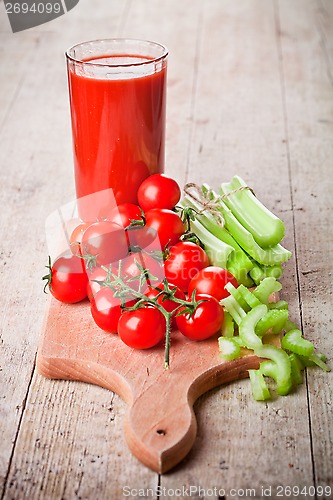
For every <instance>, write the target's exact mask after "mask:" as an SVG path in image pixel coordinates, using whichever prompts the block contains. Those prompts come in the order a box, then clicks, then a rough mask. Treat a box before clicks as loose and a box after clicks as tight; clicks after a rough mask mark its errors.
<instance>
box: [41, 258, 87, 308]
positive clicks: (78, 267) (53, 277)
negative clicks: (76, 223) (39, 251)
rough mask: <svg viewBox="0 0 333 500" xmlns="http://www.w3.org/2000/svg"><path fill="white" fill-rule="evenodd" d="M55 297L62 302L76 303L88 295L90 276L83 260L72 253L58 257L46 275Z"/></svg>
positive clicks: (47, 284) (45, 277)
mask: <svg viewBox="0 0 333 500" xmlns="http://www.w3.org/2000/svg"><path fill="white" fill-rule="evenodd" d="M43 279H46V280H47V283H46V286H48V287H49V290H50V292H51V294H52V295H53V297H55V298H56V299H57V300H60V301H61V302H66V303H68V304H74V303H75V302H80V301H81V300H83V299H85V298H86V297H87V283H88V277H87V274H86V271H85V267H84V262H83V260H82V259H81V258H80V257H78V256H76V255H72V254H70V253H68V254H64V255H61V256H60V257H58V258H57V259H56V260H55V261H54V263H53V265H52V266H51V269H50V274H49V275H46V276H44V278H43Z"/></svg>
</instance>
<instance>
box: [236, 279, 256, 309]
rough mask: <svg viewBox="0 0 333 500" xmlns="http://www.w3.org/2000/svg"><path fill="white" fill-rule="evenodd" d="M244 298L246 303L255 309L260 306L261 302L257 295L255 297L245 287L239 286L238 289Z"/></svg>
mask: <svg viewBox="0 0 333 500" xmlns="http://www.w3.org/2000/svg"><path fill="white" fill-rule="evenodd" d="M237 290H239V292H240V293H241V295H242V297H243V298H244V300H245V302H246V303H247V304H248V305H249V306H250V307H251V309H253V308H254V307H256V306H260V304H261V302H260V300H259V299H257V297H256V296H255V295H253V293H252V292H250V290H248V289H247V288H246V287H245V286H243V285H239V287H238V289H237Z"/></svg>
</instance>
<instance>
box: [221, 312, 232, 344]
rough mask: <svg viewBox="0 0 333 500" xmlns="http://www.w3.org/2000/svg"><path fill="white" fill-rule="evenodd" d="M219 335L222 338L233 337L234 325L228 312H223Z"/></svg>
mask: <svg viewBox="0 0 333 500" xmlns="http://www.w3.org/2000/svg"><path fill="white" fill-rule="evenodd" d="M221 333H222V336H223V337H226V338H231V337H233V336H234V333H235V323H234V320H233V319H232V316H231V314H229V313H228V311H224V321H223V325H222V328H221Z"/></svg>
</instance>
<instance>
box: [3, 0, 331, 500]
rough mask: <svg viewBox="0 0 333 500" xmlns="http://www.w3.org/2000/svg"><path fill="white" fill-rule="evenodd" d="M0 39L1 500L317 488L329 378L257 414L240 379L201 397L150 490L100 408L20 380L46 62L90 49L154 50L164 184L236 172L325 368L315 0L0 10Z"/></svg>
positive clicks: (65, 191)
mask: <svg viewBox="0 0 333 500" xmlns="http://www.w3.org/2000/svg"><path fill="white" fill-rule="evenodd" d="M0 32H1V34H0V37H1V46H0V58H1V79H0V90H1V92H0V96H1V97H0V103H1V106H0V118H1V129H0V144H1V148H0V177H1V179H0V190H1V201H2V211H1V226H0V233H1V260H0V276H1V280H0V288H1V297H2V308H1V354H0V356H1V381H0V383H1V389H0V395H1V406H0V412H1V421H0V422H1V423H0V438H1V448H0V491H2V494H3V497H4V498H6V499H12V498H13V499H14V498H15V500H16V499H19V500H20V499H25V498H32V499H40V498H43V499H44V498H45V499H47V500H49V499H51V500H53V499H54V500H55V499H58V498H64V499H66V500H67V499H68V500H69V499H74V498H85V499H90V498H93V497H97V498H99V499H109V498H115V499H121V498H123V492H124V490H123V488H124V486H128V487H129V488H136V489H138V488H143V489H144V488H150V489H151V491H152V492H156V488H157V487H158V486H161V487H166V488H176V487H177V488H182V487H183V486H189V485H196V486H201V487H203V488H204V487H205V488H213V487H214V486H218V487H221V488H224V489H225V491H226V494H228V492H230V489H231V488H254V489H255V490H256V491H255V493H256V494H255V497H253V496H252V498H263V497H262V493H261V489H260V487H261V485H262V486H270V485H272V487H274V486H276V485H278V484H281V485H291V486H293V485H298V486H309V485H327V484H328V485H331V486H333V485H332V470H333V456H332V441H333V436H332V412H331V404H332V375H326V374H322V373H320V371H318V370H313V371H312V370H309V372H308V374H307V385H303V386H302V387H300V388H299V389H298V390H297V392H296V393H295V394H293V395H291V396H288V397H287V398H279V399H276V400H274V401H272V402H270V403H267V405H266V404H263V405H260V404H258V403H254V402H253V401H252V398H251V396H250V389H249V384H248V381H240V382H233V383H231V384H230V385H227V386H225V387H223V388H219V389H213V390H211V391H210V393H208V394H206V395H204V396H201V397H200V398H199V400H198V401H197V402H196V404H195V405H194V411H195V414H196V416H197V422H198V434H197V439H196V442H195V444H194V446H193V448H192V450H191V452H190V453H189V454H188V455H187V457H186V459H185V460H184V461H183V462H182V464H181V465H180V466H178V467H176V468H175V469H173V471H172V472H170V473H168V474H165V475H163V476H162V477H161V478H159V477H158V475H157V474H155V473H154V472H151V471H150V470H149V469H147V468H145V467H143V466H142V465H141V464H140V463H139V462H138V461H137V460H136V459H135V458H133V457H132V455H131V453H130V452H129V451H128V449H127V446H126V443H125V441H124V438H123V423H122V422H123V419H124V417H125V414H126V405H125V404H124V403H123V402H122V401H121V399H120V398H119V397H118V396H117V395H114V394H113V393H112V392H110V391H109V390H106V389H102V388H99V387H97V386H92V385H89V384H83V383H79V382H75V381H71V382H66V381H50V380H46V379H44V378H43V377H40V376H39V375H37V374H36V373H35V371H34V358H35V353H36V348H37V343H38V336H39V333H40V331H41V327H42V318H43V315H44V312H45V307H46V301H45V300H44V297H43V295H42V294H41V283H40V279H39V277H40V276H41V275H42V274H43V266H44V265H45V261H46V259H45V256H46V253H47V250H46V248H45V244H44V235H43V225H44V220H45V217H46V216H47V215H48V214H49V213H50V212H51V211H52V210H53V209H55V208H56V207H58V206H60V205H61V204H63V203H66V202H67V201H69V200H70V198H71V197H72V195H73V193H74V185H73V180H72V174H71V170H72V153H71V141H70V128H69V110H68V97H67V87H66V74H65V61H64V57H63V53H64V50H65V49H66V48H67V47H68V46H70V45H72V44H73V43H75V42H78V41H81V40H85V39H92V38H99V37H107V36H109V37H111V36H129V37H131V36H132V37H135V36H140V37H144V38H155V39H158V40H160V41H162V42H163V43H165V44H166V45H167V46H168V47H169V49H170V54H171V55H170V66H169V86H168V102H167V115H168V123H167V171H168V172H169V173H170V174H171V175H174V176H176V177H177V178H178V180H179V181H180V182H181V183H183V181H184V180H185V179H186V180H192V181H201V180H205V181H206V182H209V183H211V184H212V185H214V186H215V187H217V186H218V183H219V182H220V181H221V180H222V179H223V180H226V179H228V178H230V177H231V175H233V174H234V173H236V172H237V173H239V174H241V175H242V176H243V177H244V178H245V179H246V180H247V181H248V182H249V183H250V184H251V186H252V187H253V188H254V189H255V191H256V192H257V194H258V196H259V197H260V198H261V199H263V201H265V202H266V203H267V204H268V205H269V206H270V208H272V209H273V210H274V211H275V212H276V213H277V214H278V215H280V216H281V217H282V218H283V219H284V221H285V223H286V227H287V235H286V240H285V244H286V246H287V247H289V248H290V249H291V250H293V252H294V257H293V259H292V260H291V261H289V262H288V264H287V265H286V266H285V273H284V276H283V280H282V281H283V286H284V297H285V298H286V299H288V300H289V302H290V310H291V315H292V317H293V319H294V320H295V321H296V322H300V321H301V319H302V323H303V328H304V333H305V336H307V337H309V338H312V339H313V340H314V341H315V343H316V345H317V346H318V348H319V349H320V350H323V351H324V352H325V353H326V354H327V355H328V359H329V363H330V364H331V363H332V361H331V360H332V341H331V336H332V295H331V290H332V285H331V278H332V276H331V275H330V273H331V262H332V224H331V220H332V217H331V212H332V184H331V183H330V182H328V181H327V179H331V178H332V157H333V151H332V122H333V118H332V77H331V75H332V47H333V40H332V34H333V11H332V2H331V1H330V0H317V1H316V0H294V1H293V2H289V1H288V0H276V1H273V0H272V1H271V0H268V1H265V2H263V1H261V0H244V1H242V2H231V1H227V0H222V1H216V0H207V1H206V2H201V1H200V0H191V1H189V0H185V1H182V2H176V1H175V0H168V2H161V1H153V0H132V1H131V0H128V1H123V0H117V1H116V0H111V1H110V2H105V1H104V0H96V1H94V2H91V1H89V0H80V2H79V4H78V5H77V6H76V7H75V8H74V9H73V10H72V11H71V12H70V13H68V14H66V15H65V16H62V17H60V18H58V19H57V20H55V21H52V22H51V23H48V24H46V25H44V26H40V27H38V28H35V29H32V30H29V31H26V32H22V33H17V34H15V35H13V34H12V33H11V32H10V27H9V23H8V20H7V18H6V16H5V14H4V6H3V2H0ZM41 60H42V61H43V64H44V65H43V66H41V65H40V61H41ZM268 167H269V168H268ZM273 168H274V169H275V170H277V171H278V172H279V174H278V176H276V175H275V174H274V175H273V174H272V169H273ZM323 179H325V181H323ZM313 228H316V231H314V229H313ZM18 242H19V244H18ZM167 496H168V495H167V494H166V495H165V496H164V498H167ZM153 498H157V494H155V495H153ZM160 498H163V496H162V497H161V496H160ZM318 498H320V496H318ZM326 498H333V497H332V495H327V496H326Z"/></svg>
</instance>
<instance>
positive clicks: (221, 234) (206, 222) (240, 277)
mask: <svg viewBox="0 0 333 500" xmlns="http://www.w3.org/2000/svg"><path fill="white" fill-rule="evenodd" d="M178 205H180V206H181V207H183V208H186V207H190V208H192V209H193V210H195V211H196V212H197V213H196V215H195V217H196V219H197V220H198V221H199V222H200V223H201V224H202V225H203V226H204V227H205V228H206V229H207V230H208V231H209V232H210V233H212V234H213V235H214V236H216V238H218V239H219V240H221V241H222V242H224V243H226V244H227V245H230V246H231V247H233V249H234V252H233V254H232V255H231V256H230V258H229V259H228V262H227V269H228V271H230V272H231V274H232V275H233V276H235V278H236V279H237V281H238V283H243V284H244V285H246V286H251V284H252V283H251V280H249V278H248V276H247V275H248V273H249V271H250V270H251V269H252V267H253V263H252V261H251V259H249V257H248V256H247V255H246V253H245V252H244V250H243V249H242V248H241V247H240V246H239V245H238V243H237V242H236V241H235V239H234V238H233V237H232V236H231V234H230V233H229V232H228V231H227V230H226V229H225V228H224V227H222V226H220V225H219V224H218V223H217V221H216V220H215V218H214V216H213V215H212V214H211V213H210V212H209V210H205V211H203V212H202V206H201V205H200V203H198V202H197V201H195V200H194V199H193V198H191V197H190V196H188V195H185V196H184V198H183V199H182V200H181V202H179V203H178ZM191 225H192V223H191ZM194 232H195V231H194Z"/></svg>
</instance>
